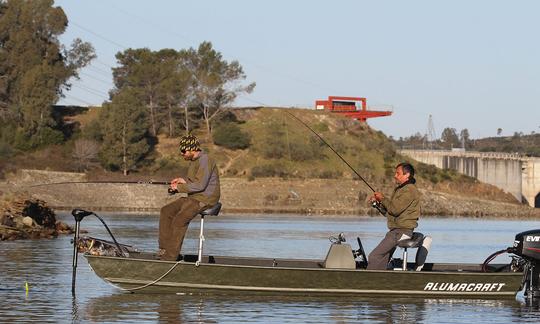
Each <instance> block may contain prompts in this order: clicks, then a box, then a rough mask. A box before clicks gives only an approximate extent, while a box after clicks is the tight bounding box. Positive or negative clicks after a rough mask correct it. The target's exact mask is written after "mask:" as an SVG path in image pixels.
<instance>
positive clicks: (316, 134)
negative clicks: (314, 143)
mask: <svg viewBox="0 0 540 324" xmlns="http://www.w3.org/2000/svg"><path fill="white" fill-rule="evenodd" d="M285 112H286V113H287V114H289V115H290V116H292V117H293V118H294V119H296V120H297V121H299V122H300V123H301V124H302V125H304V126H306V128H307V129H309V130H310V131H311V132H312V133H313V134H315V136H317V137H318V138H319V139H320V140H321V142H323V143H324V144H326V146H328V148H330V149H331V150H332V152H334V153H336V155H337V156H338V157H339V158H340V159H341V161H343V163H345V164H346V165H347V166H348V167H349V168H350V169H351V170H352V171H353V172H354V174H356V175H357V176H358V178H360V180H362V181H363V182H364V183H365V184H366V185H367V186H368V187H369V189H371V191H373V192H375V189H373V187H372V186H371V185H370V184H369V183H368V182H367V181H366V180H365V179H364V178H363V177H362V176H361V175H360V174H359V173H358V172H357V171H356V170H355V169H354V168H353V167H352V166H351V165H350V164H349V162H347V161H346V160H345V159H344V158H343V157H342V156H341V154H339V153H338V152H337V151H336V150H334V148H333V147H332V146H331V145H330V144H328V142H326V141H325V140H324V138H322V136H321V135H319V134H318V133H317V132H315V131H314V130H313V129H312V128H311V127H309V125H308V124H306V123H304V121H303V120H301V119H300V118H298V117H296V116H295V115H293V114H291V113H290V112H288V111H285Z"/></svg>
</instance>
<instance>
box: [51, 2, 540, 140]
mask: <svg viewBox="0 0 540 324" xmlns="http://www.w3.org/2000/svg"><path fill="white" fill-rule="evenodd" d="M55 5H57V6H60V7H62V8H63V10H64V12H65V13H66V15H67V17H68V20H69V26H68V28H67V30H66V32H65V33H64V34H63V35H62V36H61V38H60V40H61V42H62V43H63V44H65V45H66V46H69V44H71V42H72V41H73V39H75V38H81V39H82V40H83V41H87V42H90V43H91V44H92V45H93V46H94V48H95V51H96V54H97V59H96V60H94V61H93V62H92V64H91V65H90V66H88V67H86V68H84V69H83V70H81V72H80V77H81V78H80V80H78V81H77V80H75V81H74V82H73V87H72V90H71V91H69V92H67V93H66V97H65V98H64V99H62V100H61V101H60V102H59V104H70V105H80V106H87V105H101V103H103V102H104V101H106V100H107V99H108V91H109V90H110V89H112V87H113V84H112V73H111V68H112V67H114V66H116V59H115V54H116V53H118V52H122V51H124V50H126V49H128V48H144V47H146V48H150V49H151V50H160V49H163V48H173V49H176V50H180V49H186V48H190V47H192V48H197V47H198V46H199V44H200V43H201V42H203V41H210V42H212V44H213V47H214V48H215V49H216V50H217V51H219V52H221V54H222V55H223V57H224V58H225V59H226V60H227V61H232V60H237V61H239V63H240V64H241V65H242V67H243V69H244V72H245V74H246V76H247V78H246V84H247V83H249V82H256V83H257V86H256V88H255V90H254V92H253V93H252V94H249V95H242V97H240V98H238V99H237V100H236V102H235V103H234V105H235V106H239V107H243V106H261V105H262V106H280V107H306V108H311V109H313V108H314V105H315V100H318V99H325V98H327V97H328V96H351V97H365V98H367V103H368V106H370V108H371V109H383V110H386V109H392V110H393V115H392V116H390V117H382V118H373V119H369V120H368V124H369V125H370V126H371V127H373V128H375V129H377V130H381V131H383V132H384V133H385V134H386V135H388V136H393V137H395V138H399V137H406V136H410V135H413V134H415V133H417V132H419V133H421V134H426V133H428V122H429V116H430V115H431V116H432V121H433V126H434V130H435V134H436V136H437V137H440V134H441V133H442V131H443V129H444V128H446V127H451V128H455V129H456V130H457V133H458V134H459V132H460V130H462V129H465V128H466V129H468V131H469V134H470V135H471V137H472V138H482V137H489V136H496V135H497V129H498V128H501V129H502V135H503V136H511V135H513V134H514V133H515V132H523V133H524V134H530V133H532V132H536V133H540V103H539V98H538V97H539V96H538V95H539V94H540V41H539V39H538V38H539V36H538V35H539V34H538V32H539V31H540V19H538V14H539V12H540V1H534V0H530V1H499V0H485V1H484V0H477V1H470V0H467V1H462V0H452V1H428V0H426V1H416V0H409V1H398V0H396V1H383V0H381V1H363V0H357V1H353V0H351V1H339V0H336V1H318V0H311V1H309V0H294V1H293V0H287V1H286V0H228V1H223V0H213V1H212V0H197V1H183V0H153V1H148V0H146V1H141V0H92V1H90V0H86V1H82V0H81V1H73V0H56V1H55Z"/></svg>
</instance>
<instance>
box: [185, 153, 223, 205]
mask: <svg viewBox="0 0 540 324" xmlns="http://www.w3.org/2000/svg"><path fill="white" fill-rule="evenodd" d="M185 180H186V182H187V183H184V184H179V185H178V191H179V192H184V193H187V194H188V196H189V197H190V198H193V199H195V200H198V201H200V202H201V203H203V204H204V205H205V206H207V207H211V206H213V205H215V204H216V203H217V202H218V201H219V197H220V194H221V193H220V185H219V172H218V168H217V165H216V162H215V161H214V160H213V159H212V158H210V157H209V156H208V154H206V152H204V151H201V153H200V155H199V157H198V158H197V159H196V160H195V161H190V162H189V167H188V172H187V176H186V178H185Z"/></svg>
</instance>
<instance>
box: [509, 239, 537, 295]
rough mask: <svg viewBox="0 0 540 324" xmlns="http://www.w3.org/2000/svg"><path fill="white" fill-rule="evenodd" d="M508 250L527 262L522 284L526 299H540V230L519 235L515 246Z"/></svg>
mask: <svg viewBox="0 0 540 324" xmlns="http://www.w3.org/2000/svg"><path fill="white" fill-rule="evenodd" d="M508 250H509V252H511V253H514V254H515V255H517V256H519V257H521V258H522V259H523V260H524V261H525V262H524V269H523V281H522V283H521V288H525V298H526V299H529V300H533V299H536V298H538V297H540V286H539V281H540V229H537V230H531V231H526V232H522V233H519V234H517V235H516V239H515V241H514V246H513V247H512V248H509V249H508Z"/></svg>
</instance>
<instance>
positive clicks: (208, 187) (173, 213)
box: [159, 134, 220, 261]
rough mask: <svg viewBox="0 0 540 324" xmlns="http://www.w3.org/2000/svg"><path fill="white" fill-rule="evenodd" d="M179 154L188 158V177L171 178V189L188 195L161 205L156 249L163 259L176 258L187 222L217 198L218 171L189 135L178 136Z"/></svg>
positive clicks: (185, 158)
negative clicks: (157, 246)
mask: <svg viewBox="0 0 540 324" xmlns="http://www.w3.org/2000/svg"><path fill="white" fill-rule="evenodd" d="M179 149H180V154H182V157H183V158H184V160H186V161H189V167H188V172H187V176H186V177H185V178H180V177H179V178H175V179H173V180H172V181H171V189H172V190H175V191H178V192H181V193H186V194H187V197H180V198H178V199H177V200H175V201H173V202H171V203H169V204H167V205H165V206H163V208H161V212H160V215H159V249H160V257H161V259H162V260H168V261H177V260H178V259H180V258H181V256H180V255H179V253H180V250H181V249H182V243H183V241H184V236H185V234H186V231H187V228H188V225H189V222H191V220H192V219H193V218H195V216H197V214H198V213H199V212H200V211H202V210H204V209H207V208H209V207H212V206H214V205H215V204H216V203H217V202H218V201H219V197H220V188H219V172H218V169H217V166H216V163H215V162H214V160H212V159H211V158H210V157H209V156H208V154H207V153H206V152H204V151H202V150H201V147H200V144H199V141H198V140H197V138H196V137H195V136H193V135H191V134H189V135H185V136H183V137H182V138H181V139H180V147H179Z"/></svg>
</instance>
